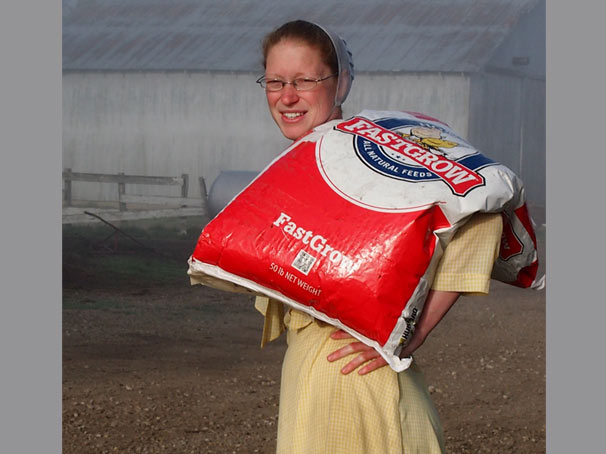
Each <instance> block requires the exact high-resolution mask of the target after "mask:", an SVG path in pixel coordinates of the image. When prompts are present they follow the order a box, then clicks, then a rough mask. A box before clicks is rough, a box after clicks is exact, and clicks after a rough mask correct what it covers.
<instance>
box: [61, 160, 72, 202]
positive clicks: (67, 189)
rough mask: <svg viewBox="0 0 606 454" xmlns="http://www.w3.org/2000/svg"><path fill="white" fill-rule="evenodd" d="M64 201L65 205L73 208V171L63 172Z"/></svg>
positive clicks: (66, 170)
mask: <svg viewBox="0 0 606 454" xmlns="http://www.w3.org/2000/svg"><path fill="white" fill-rule="evenodd" d="M63 184H64V187H63V191H64V192H63V200H65V204H66V205H67V206H68V207H70V206H72V169H71V168H69V169H65V170H64V171H63Z"/></svg>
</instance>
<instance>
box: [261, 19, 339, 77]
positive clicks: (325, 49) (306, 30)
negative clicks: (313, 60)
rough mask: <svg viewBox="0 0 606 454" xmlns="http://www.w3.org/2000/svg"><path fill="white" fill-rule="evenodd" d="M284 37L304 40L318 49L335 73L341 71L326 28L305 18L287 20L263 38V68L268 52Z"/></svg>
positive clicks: (323, 59)
mask: <svg viewBox="0 0 606 454" xmlns="http://www.w3.org/2000/svg"><path fill="white" fill-rule="evenodd" d="M283 39H292V40H296V41H302V42H304V43H305V44H307V45H308V46H310V47H313V48H315V49H318V51H320V55H321V56H322V61H323V62H324V63H325V64H326V65H327V66H328V67H329V68H330V70H331V71H332V73H333V74H337V73H338V72H339V62H338V60H337V53H336V51H335V47H334V45H333V43H332V41H331V39H330V37H329V36H328V35H327V34H326V32H325V31H324V30H322V29H321V28H320V27H318V26H317V25H316V24H313V23H311V22H307V21H304V20H295V21H291V22H287V23H285V24H284V25H282V26H280V27H278V28H276V29H275V30H274V31H272V32H270V33H269V34H268V35H266V36H265V39H263V47H262V48H263V68H265V67H266V65H267V54H268V53H269V51H270V50H271V48H272V47H274V46H275V45H276V44H278V43H279V42H280V41H282V40H283Z"/></svg>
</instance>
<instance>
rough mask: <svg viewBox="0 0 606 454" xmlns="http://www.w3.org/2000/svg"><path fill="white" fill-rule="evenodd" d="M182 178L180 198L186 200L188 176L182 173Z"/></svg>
mask: <svg viewBox="0 0 606 454" xmlns="http://www.w3.org/2000/svg"><path fill="white" fill-rule="evenodd" d="M181 178H183V186H181V197H183V198H184V199H185V198H187V193H188V192H189V175H188V174H186V173H184V174H183V175H181Z"/></svg>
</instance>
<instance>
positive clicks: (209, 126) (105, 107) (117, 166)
mask: <svg viewBox="0 0 606 454" xmlns="http://www.w3.org/2000/svg"><path fill="white" fill-rule="evenodd" d="M255 79H256V75H253V74H242V73H92V72H90V73H64V75H63V167H66V168H67V167H69V168H71V169H72V170H73V171H77V172H100V173H118V172H124V173H127V174H140V175H160V176H163V175H170V176H172V175H180V174H182V173H188V174H189V175H190V179H191V180H190V181H191V183H190V188H191V189H190V191H191V195H192V196H194V197H198V196H199V191H198V187H197V184H196V182H197V178H198V176H203V177H204V178H205V180H206V183H207V187H208V188H209V189H210V185H211V184H212V182H213V181H214V179H215V178H216V177H217V176H218V174H219V173H220V171H222V170H261V169H263V168H264V167H265V165H266V164H267V163H268V162H270V161H271V160H272V159H273V158H274V157H275V156H277V154H278V153H279V152H280V151H281V150H283V149H284V148H285V147H286V146H287V145H288V141H287V140H286V139H284V138H283V137H282V136H281V134H280V133H279V131H278V129H277V128H276V127H275V125H274V123H273V121H272V119H271V117H270V115H269V113H268V111H267V106H266V102H265V97H264V93H263V90H261V89H260V88H259V87H258V86H257V85H256V84H255V83H254V80H255ZM468 105H469V80H468V78H467V77H466V76H462V75H453V76H451V75H448V76H446V75H438V74H435V75H432V74H425V75H420V74H418V75H414V74H413V75H401V74H400V75H390V74H374V75H371V74H359V75H357V76H356V80H355V82H354V86H353V88H352V91H351V93H350V97H349V99H348V100H347V102H346V104H345V106H344V115H345V116H348V115H353V114H355V113H357V112H359V111H360V110H362V109H364V108H368V109H376V110H413V111H418V112H423V113H425V114H428V115H433V116H435V117H437V118H439V119H440V120H442V121H445V122H446V123H448V124H450V126H451V127H452V128H453V129H454V130H455V131H456V132H457V133H459V135H462V136H466V135H467V133H468V114H467V108H468ZM166 191H167V188H160V189H159V190H158V189H154V188H141V187H137V188H132V187H131V188H129V187H127V192H131V193H140V194H156V193H157V194H166V193H167V192H166ZM172 191H173V195H178V194H179V190H178V188H174V189H173V190H172ZM73 192H74V198H75V199H79V198H80V199H98V200H106V199H113V198H115V197H116V192H117V189H116V188H115V187H113V186H112V185H105V184H104V185H100V184H98V183H82V182H80V183H78V182H76V183H74V187H73Z"/></svg>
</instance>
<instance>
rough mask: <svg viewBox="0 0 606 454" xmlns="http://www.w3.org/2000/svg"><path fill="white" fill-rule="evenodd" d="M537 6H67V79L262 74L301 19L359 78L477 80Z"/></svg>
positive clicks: (120, 2) (112, 2) (67, 2)
mask: <svg viewBox="0 0 606 454" xmlns="http://www.w3.org/2000/svg"><path fill="white" fill-rule="evenodd" d="M537 2H538V0H399V1H379V0H363V1H361V0H332V1H327V0H310V1H300V0H281V1H276V0H223V1H217V0H215V1H213V0H198V1H193V0H128V1H124V0H63V69H64V70H66V71H70V70H71V71H238V72H240V71H246V72H249V71H255V72H260V71H261V70H262V66H261V57H260V53H261V51H260V42H261V40H262V38H263V36H264V35H265V34H266V33H268V32H269V31H271V30H272V29H273V28H275V27H276V26H278V25H280V24H282V23H283V22H286V21H287V20H293V19H307V20H311V21H317V22H319V23H321V24H323V25H326V26H328V27H331V28H333V29H334V30H336V31H337V33H339V34H340V35H341V36H342V37H343V38H345V40H346V41H347V43H348V46H349V47H350V49H351V51H352V52H353V54H354V62H355V67H356V70H357V71H359V72H365V71H369V72H371V71H372V72H374V71H388V72H390V71H395V72H401V71H407V72H411V71H421V72H424V71H432V72H434V71H437V72H475V71H479V70H481V69H482V68H483V67H484V65H485V64H486V63H487V61H488V60H489V59H490V57H491V55H492V54H493V53H494V51H495V50H496V49H497V48H498V46H499V45H500V44H501V43H502V42H503V41H504V39H505V38H506V37H507V36H508V34H510V33H511V32H512V29H513V28H514V27H515V25H516V24H517V23H518V20H519V19H520V18H521V17H523V16H524V15H525V14H526V13H528V12H529V11H530V10H531V9H532V8H533V7H534V6H535V5H536V4H537Z"/></svg>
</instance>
